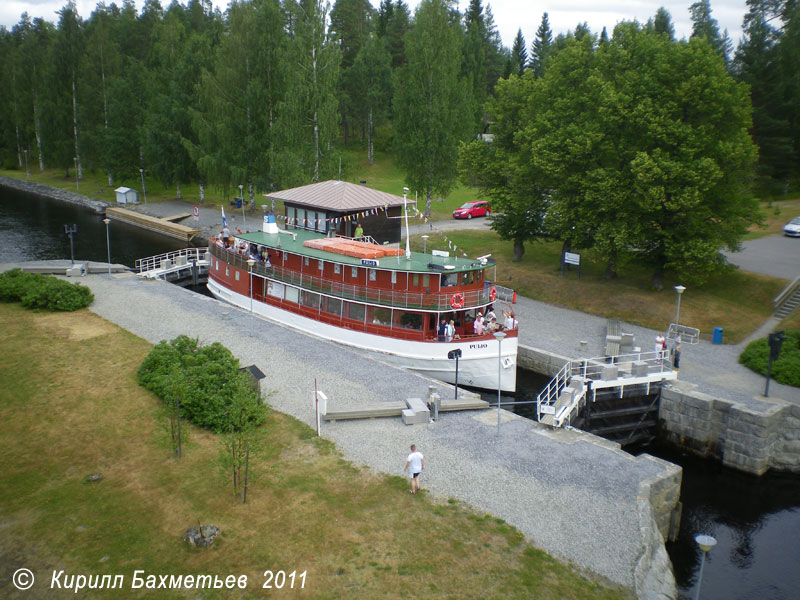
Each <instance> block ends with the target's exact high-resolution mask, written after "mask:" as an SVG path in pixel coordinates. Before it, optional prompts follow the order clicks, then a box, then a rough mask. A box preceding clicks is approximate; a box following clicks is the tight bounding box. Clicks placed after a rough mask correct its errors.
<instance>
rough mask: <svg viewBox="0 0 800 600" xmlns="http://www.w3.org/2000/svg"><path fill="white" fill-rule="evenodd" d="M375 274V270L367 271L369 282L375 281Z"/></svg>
mask: <svg viewBox="0 0 800 600" xmlns="http://www.w3.org/2000/svg"><path fill="white" fill-rule="evenodd" d="M377 273H378V272H377V271H376V270H375V269H370V270H369V280H370V281H375V280H376V279H377V277H378V275H377Z"/></svg>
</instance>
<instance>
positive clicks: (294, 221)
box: [223, 205, 468, 258]
mask: <svg viewBox="0 0 800 600" xmlns="http://www.w3.org/2000/svg"><path fill="white" fill-rule="evenodd" d="M223 210H224V209H223ZM379 211H384V212H385V213H387V214H388V211H389V206H388V205H384V206H380V207H376V208H372V209H369V210H364V211H361V212H358V213H355V214H350V215H344V216H343V217H331V218H329V219H306V218H304V219H300V218H298V217H287V216H286V215H275V218H276V219H279V220H281V221H283V222H284V223H285V224H286V225H302V226H303V227H308V226H310V224H311V222H312V221H313V222H314V228H315V229H316V227H317V225H319V224H321V223H324V224H325V225H326V226H327V225H339V224H340V223H352V222H354V221H357V220H358V219H363V218H365V217H368V216H373V215H377V214H378V212H379ZM414 212H415V214H414V216H415V217H416V218H417V219H418V220H420V221H423V222H424V223H428V224H430V226H431V229H432V230H433V231H434V232H436V233H437V234H439V237H441V238H442V239H443V241H445V242H446V243H447V247H448V248H449V249H450V250H452V251H453V252H458V253H460V254H461V256H463V257H464V258H468V256H467V253H466V252H464V250H462V249H461V248H459V247H458V245H456V244H454V243H453V241H452V240H450V239H449V238H448V237H447V236H446V235H445V234H444V232H443V231H442V230H441V229H439V228H438V227H436V226H435V225H434V224H433V223H431V220H430V219H429V218H428V217H426V216H425V215H424V214H423V213H421V212H420V211H419V210H418V209H417V208H416V207H415V208H414Z"/></svg>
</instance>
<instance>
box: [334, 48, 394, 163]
mask: <svg viewBox="0 0 800 600" xmlns="http://www.w3.org/2000/svg"><path fill="white" fill-rule="evenodd" d="M391 62H392V58H391V56H389V53H388V52H387V51H386V47H385V46H384V44H383V41H382V40H381V39H380V38H378V36H377V35H371V36H370V37H369V38H367V40H366V41H365V42H364V44H363V45H362V46H361V50H359V52H358V55H356V59H355V62H354V63H353V66H352V67H351V68H350V69H349V70H348V71H347V73H346V74H345V75H344V77H345V78H347V79H348V89H349V90H350V91H351V93H352V99H351V101H352V102H353V106H354V108H355V114H356V115H357V116H358V118H359V120H360V121H361V122H362V123H363V128H364V131H365V133H366V138H367V159H368V160H369V164H370V165H372V164H373V163H374V159H375V128H376V127H378V126H380V125H381V124H382V123H384V122H385V121H386V120H387V119H388V118H389V115H390V112H391V101H392V67H391Z"/></svg>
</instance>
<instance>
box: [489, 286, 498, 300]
mask: <svg viewBox="0 0 800 600" xmlns="http://www.w3.org/2000/svg"><path fill="white" fill-rule="evenodd" d="M489 300H491V301H492V302H494V301H495V300H497V288H496V287H493V288H492V289H490V290H489Z"/></svg>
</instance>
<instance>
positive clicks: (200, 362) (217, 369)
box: [139, 335, 266, 433]
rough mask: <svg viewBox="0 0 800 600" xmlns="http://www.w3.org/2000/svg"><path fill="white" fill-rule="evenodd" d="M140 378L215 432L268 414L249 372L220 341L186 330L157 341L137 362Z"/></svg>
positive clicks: (253, 422)
mask: <svg viewBox="0 0 800 600" xmlns="http://www.w3.org/2000/svg"><path fill="white" fill-rule="evenodd" d="M139 383H140V384H141V385H143V386H144V387H146V388H147V389H149V390H151V391H152V392H153V393H155V394H156V395H157V396H158V397H159V398H161V399H162V400H164V401H165V402H167V403H172V402H174V401H175V400H176V399H178V400H180V403H181V413H182V414H183V416H185V417H186V418H187V419H189V420H191V421H192V422H193V423H195V424H196V425H199V426H200V427H205V428H206V429H210V430H211V431H214V432H215V433H222V432H228V431H232V430H236V429H239V428H241V427H242V426H250V425H260V424H262V423H263V422H264V420H265V419H266V407H265V406H264V404H262V403H261V401H260V400H259V398H258V394H257V392H256V391H255V389H253V387H252V386H251V384H250V377H249V375H248V374H247V373H243V372H241V371H239V361H238V360H237V359H236V357H234V356H233V354H231V351H230V350H228V349H227V348H226V347H225V346H223V345H222V344H220V343H218V342H215V343H213V344H211V345H209V346H200V345H199V344H198V342H197V340H194V339H192V338H189V337H187V336H185V335H182V336H179V337H177V338H175V339H174V340H172V341H171V342H167V341H165V340H164V341H161V342H159V343H158V344H157V345H156V346H155V347H154V348H153V349H152V350H151V351H150V354H148V355H147V357H146V358H145V360H144V362H143V363H142V365H141V367H140V368H139ZM236 407H239V408H236ZM233 408H236V410H235V411H234V410H233ZM234 412H235V414H234ZM242 414H245V415H246V417H245V420H246V422H245V423H242V422H241V418H242Z"/></svg>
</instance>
